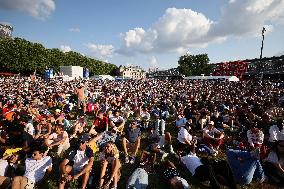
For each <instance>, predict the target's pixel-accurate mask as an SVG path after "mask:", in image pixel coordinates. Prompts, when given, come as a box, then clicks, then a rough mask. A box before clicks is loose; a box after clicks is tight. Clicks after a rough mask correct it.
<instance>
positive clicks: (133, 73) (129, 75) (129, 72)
mask: <svg viewBox="0 0 284 189" xmlns="http://www.w3.org/2000/svg"><path fill="white" fill-rule="evenodd" d="M119 75H120V76H122V77H123V78H125V79H144V78H146V72H145V71H144V70H143V69H142V68H140V67H139V66H120V67H119Z"/></svg>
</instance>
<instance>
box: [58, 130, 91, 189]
mask: <svg viewBox="0 0 284 189" xmlns="http://www.w3.org/2000/svg"><path fill="white" fill-rule="evenodd" d="M88 141H89V136H88V135H83V136H82V137H81V138H80V139H79V141H78V143H79V147H78V148H77V149H74V150H72V151H71V152H70V153H69V156H68V158H66V159H64V160H63V161H62V163H61V164H60V173H61V179H60V184H59V189H64V186H65V184H66V183H67V182H69V181H71V180H77V179H78V178H79V177H81V176H82V187H81V188H82V189H85V188H86V185H87V182H88V179H89V176H90V171H91V169H92V166H93V162H94V154H93V151H92V150H91V148H89V147H88V145H87V144H88Z"/></svg>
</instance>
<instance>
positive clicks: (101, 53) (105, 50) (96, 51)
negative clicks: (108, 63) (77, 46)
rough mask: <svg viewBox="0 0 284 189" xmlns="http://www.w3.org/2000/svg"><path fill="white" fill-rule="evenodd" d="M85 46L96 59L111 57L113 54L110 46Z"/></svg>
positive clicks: (91, 44)
mask: <svg viewBox="0 0 284 189" xmlns="http://www.w3.org/2000/svg"><path fill="white" fill-rule="evenodd" d="M86 46H87V47H88V48H89V49H90V50H91V52H92V53H93V55H94V56H96V57H98V58H104V57H112V55H113V52H114V47H113V46H112V45H99V44H94V43H88V44H86Z"/></svg>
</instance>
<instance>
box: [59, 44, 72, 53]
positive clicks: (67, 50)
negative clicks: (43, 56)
mask: <svg viewBox="0 0 284 189" xmlns="http://www.w3.org/2000/svg"><path fill="white" fill-rule="evenodd" d="M60 50H61V51H62V52H64V53H66V52H69V51H71V50H72V49H71V47H70V46H68V45H61V46H60Z"/></svg>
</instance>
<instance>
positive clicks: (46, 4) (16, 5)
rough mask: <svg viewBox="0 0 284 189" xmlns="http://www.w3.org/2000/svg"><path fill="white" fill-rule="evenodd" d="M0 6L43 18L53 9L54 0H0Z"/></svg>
mask: <svg viewBox="0 0 284 189" xmlns="http://www.w3.org/2000/svg"><path fill="white" fill-rule="evenodd" d="M0 8H1V9H5V10H17V11H21V12H24V13H27V14H29V15H31V16H33V17H35V18H40V19H44V18H46V17H48V16H49V15H50V13H51V12H53V11H54V10H55V2H54V0H1V1H0Z"/></svg>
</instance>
